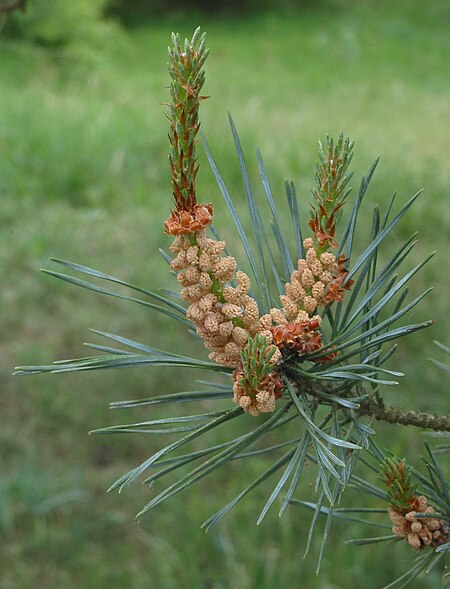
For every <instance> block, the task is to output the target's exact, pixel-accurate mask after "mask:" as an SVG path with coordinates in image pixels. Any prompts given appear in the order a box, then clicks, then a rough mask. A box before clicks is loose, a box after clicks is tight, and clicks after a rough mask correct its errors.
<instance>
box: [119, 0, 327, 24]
mask: <svg viewBox="0 0 450 589" xmlns="http://www.w3.org/2000/svg"><path fill="white" fill-rule="evenodd" d="M322 3H323V0H215V1H214V2H211V0H151V1H150V2H149V1H148V0H131V1H127V0H113V2H112V5H111V9H112V11H113V12H114V13H116V14H118V15H119V16H120V18H121V19H123V20H124V22H129V23H133V22H137V21H139V20H140V19H141V18H142V17H155V16H162V15H165V16H170V15H172V16H173V15H180V14H188V15H192V13H196V14H205V15H217V14H228V15H232V14H234V15H237V14H239V15H245V14H255V13H256V14H260V13H261V12H264V11H267V10H276V11H278V12H279V11H283V10H301V9H304V8H306V7H312V6H316V7H319V6H320V5H322Z"/></svg>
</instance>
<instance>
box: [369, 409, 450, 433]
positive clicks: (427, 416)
mask: <svg viewBox="0 0 450 589" xmlns="http://www.w3.org/2000/svg"><path fill="white" fill-rule="evenodd" d="M359 414H360V415H369V416H371V417H374V418H375V419H377V420H378V421H387V422H388V423H398V424H400V425H413V426H415V427H420V428H422V429H433V430H436V431H442V432H450V416H449V415H434V414H432V413H425V412H422V411H412V410H403V409H400V408H398V407H390V406H388V405H385V406H379V405H377V403H374V402H369V403H362V404H361V407H360V409H359Z"/></svg>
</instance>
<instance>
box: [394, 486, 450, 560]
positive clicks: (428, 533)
mask: <svg viewBox="0 0 450 589" xmlns="http://www.w3.org/2000/svg"><path fill="white" fill-rule="evenodd" d="M416 503H417V509H416V510H415V511H409V512H408V513H406V514H404V515H403V514H402V513H400V512H399V511H397V510H396V509H395V508H394V507H392V506H391V507H389V509H388V512H389V517H390V518H391V522H392V524H393V527H392V532H393V534H395V535H396V536H399V537H400V538H405V539H406V541H407V542H408V544H409V545H410V546H411V547H412V548H413V549H414V550H421V549H422V548H425V547H426V546H440V545H441V544H444V543H445V542H446V540H447V538H448V531H446V529H445V526H444V521H443V520H441V519H438V518H432V517H430V518H418V517H417V514H418V513H428V514H430V515H431V514H434V513H435V511H434V509H433V508H432V507H430V506H429V505H428V502H427V498H426V497H425V496H424V495H421V496H420V497H417V499H416Z"/></svg>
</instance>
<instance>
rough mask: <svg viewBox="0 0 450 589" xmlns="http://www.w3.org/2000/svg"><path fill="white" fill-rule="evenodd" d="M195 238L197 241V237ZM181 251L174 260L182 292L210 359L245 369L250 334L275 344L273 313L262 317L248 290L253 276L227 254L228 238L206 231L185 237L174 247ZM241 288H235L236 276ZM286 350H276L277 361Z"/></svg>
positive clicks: (173, 267) (190, 317)
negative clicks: (219, 238) (244, 354)
mask: <svg viewBox="0 0 450 589" xmlns="http://www.w3.org/2000/svg"><path fill="white" fill-rule="evenodd" d="M192 236H195V239H192ZM170 249H171V250H172V251H173V252H174V253H176V256H175V258H174V259H173V261H172V263H171V267H172V269H173V270H176V271H177V272H178V274H177V279H178V282H179V283H180V285H181V286H182V287H183V288H182V290H181V296H182V298H183V299H184V300H186V301H188V302H189V303H190V306H189V308H188V309H187V312H186V315H187V317H188V319H190V320H191V321H192V322H193V323H194V324H195V326H196V328H197V333H198V334H199V335H200V337H201V338H202V339H203V341H204V344H205V347H206V348H207V349H208V350H210V352H211V353H210V354H209V358H210V359H211V360H213V361H214V362H217V363H218V364H223V365H224V366H229V367H232V368H237V369H238V368H239V367H240V352H241V350H242V349H243V348H244V346H245V345H246V343H247V340H248V338H249V336H254V335H256V334H261V335H263V336H264V337H265V338H266V343H267V346H270V345H271V343H272V334H271V332H270V329H269V328H270V326H271V324H272V318H271V316H270V315H263V316H262V317H260V316H259V310H258V305H257V303H256V301H255V300H254V299H253V298H252V297H251V296H250V295H249V294H248V291H249V290H250V279H249V277H248V276H247V275H246V274H245V273H244V272H240V271H238V272H236V260H235V259H234V258H233V257H232V256H223V255H222V254H223V252H224V250H225V242H224V241H216V240H214V239H210V238H207V237H205V235H204V233H203V232H199V233H195V234H191V235H190V236H184V235H180V236H178V237H176V238H175V240H174V242H173V244H172V246H171V248H170ZM233 279H234V280H235V281H236V286H235V287H233V286H230V285H229V284H228V283H229V282H230V281H231V280H233ZM280 356H281V354H280V352H279V350H278V349H277V350H276V351H275V354H274V356H273V357H272V362H273V363H275V362H276V361H277V360H278V359H279V358H280Z"/></svg>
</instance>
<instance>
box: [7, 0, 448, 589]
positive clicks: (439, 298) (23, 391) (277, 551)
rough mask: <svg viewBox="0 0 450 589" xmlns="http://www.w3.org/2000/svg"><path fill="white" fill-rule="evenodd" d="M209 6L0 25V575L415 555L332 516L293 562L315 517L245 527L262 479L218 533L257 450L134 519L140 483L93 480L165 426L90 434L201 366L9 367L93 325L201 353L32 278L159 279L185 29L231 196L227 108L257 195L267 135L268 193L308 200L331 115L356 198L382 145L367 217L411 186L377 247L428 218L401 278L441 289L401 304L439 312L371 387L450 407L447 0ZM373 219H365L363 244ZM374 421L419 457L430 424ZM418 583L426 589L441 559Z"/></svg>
mask: <svg viewBox="0 0 450 589" xmlns="http://www.w3.org/2000/svg"><path fill="white" fill-rule="evenodd" d="M1 2H3V4H5V2H4V1H3V0H0V6H1ZM215 8H216V9H215V10H212V4H211V3H209V2H206V1H205V0H204V1H203V2H200V1H199V2H197V3H195V2H191V3H187V2H181V1H178V2H175V1H172V2H169V3H165V2H162V1H160V2H144V1H143V0H141V1H140V2H125V1H122V2H118V1H116V2H114V3H111V4H109V3H108V2H107V1H106V0H95V1H93V0H80V1H78V2H71V1H70V0H52V1H51V2H44V1H43V0H34V1H33V0H30V2H29V3H28V7H27V10H26V12H25V13H22V12H15V13H13V14H11V15H9V17H8V19H7V20H5V19H4V20H3V31H2V35H1V37H0V87H1V92H0V149H1V151H0V153H1V157H0V195H1V207H0V226H1V231H0V242H1V243H0V272H1V285H2V288H1V292H0V296H1V308H2V313H1V317H0V333H1V344H0V345H1V350H2V360H1V366H0V378H1V382H2V390H1V395H0V416H1V428H0V467H1V477H0V532H1V536H2V543H1V548H0V587H1V588H2V589H16V588H22V587H23V588H28V587H33V588H34V589H41V588H48V587H50V588H58V589H60V588H61V589H66V588H67V589H72V588H77V589H78V588H95V589H103V588H106V587H108V588H112V589H116V588H117V589H119V588H125V587H126V588H130V589H141V588H144V587H145V588H146V589H149V588H158V589H159V588H161V589H172V588H179V587H186V588H198V589H225V588H233V589H234V588H236V589H246V588H253V587H258V588H262V589H264V588H269V587H270V588H273V587H277V588H287V587H289V588H297V587H302V589H309V588H311V589H316V588H317V589H319V588H320V589H347V588H350V587H367V588H368V589H371V588H376V587H379V586H381V585H382V584H383V583H387V582H388V581H389V580H392V579H393V578H394V575H398V574H400V573H401V572H402V571H405V570H406V569H407V568H408V567H409V566H410V565H409V563H410V561H411V559H412V557H413V555H412V554H411V552H410V551H409V550H408V548H407V547H406V546H402V545H399V544H397V545H395V546H394V548H392V547H387V546H385V545H382V546H379V545H375V547H369V548H364V547H362V548H356V547H351V546H348V545H346V544H344V540H345V539H348V538H350V537H355V536H356V537H358V536H368V535H370V534H371V530H370V529H368V528H359V527H357V526H348V525H346V526H339V525H336V526H335V527H334V531H333V533H332V537H331V541H330V544H329V548H328V552H327V555H326V557H325V562H324V565H323V569H322V572H321V575H320V577H319V578H316V577H315V557H316V556H317V552H318V550H317V548H318V547H317V546H316V547H315V549H314V550H313V554H312V555H310V557H308V559H306V560H303V559H302V554H303V550H304V547H305V538H306V535H307V530H308V525H309V517H310V516H309V513H306V512H303V511H300V510H299V509H298V508H291V510H290V511H288V512H287V513H286V514H285V516H284V518H283V519H282V520H278V517H277V515H276V514H277V510H276V509H274V510H273V513H271V514H269V516H268V517H267V518H266V520H265V521H264V523H263V524H262V525H261V526H260V527H259V528H256V526H255V525H254V524H255V521H256V518H257V516H258V515H259V512H260V509H261V506H262V504H263V501H264V500H265V499H267V497H268V495H269V494H270V492H271V490H272V486H273V485H274V484H275V480H273V481H269V482H268V484H266V485H265V486H263V487H261V488H260V489H258V490H257V491H256V492H255V493H253V494H252V495H251V496H250V497H249V498H248V499H247V500H244V501H243V502H242V503H240V504H239V505H238V507H237V508H236V509H235V511H234V512H233V513H232V514H231V515H230V516H229V517H228V518H227V519H226V520H225V521H224V522H222V523H221V524H220V526H219V527H218V528H216V529H214V530H212V531H210V532H209V533H208V534H207V535H206V534H205V533H204V532H203V531H201V530H200V524H201V523H202V522H203V521H204V519H206V518H207V517H208V516H209V515H211V513H213V512H214V511H216V510H217V509H218V508H219V507H221V506H222V505H223V504H224V503H225V502H226V501H228V500H230V499H231V498H232V497H234V495H235V494H236V493H237V492H239V490H241V489H242V488H243V487H244V486H245V485H246V484H247V483H248V482H250V480H253V478H255V476H256V475H257V474H258V473H259V472H261V471H262V470H263V468H264V461H263V460H261V461H256V460H255V463H254V464H253V465H252V466H251V467H250V466H249V465H246V466H245V470H243V469H242V466H241V465H240V464H239V462H236V463H232V464H231V465H229V466H227V467H226V468H224V469H222V470H221V471H219V472H217V473H216V474H215V475H214V477H212V478H211V480H208V479H207V480H205V481H203V482H202V483H201V484H200V485H198V486H197V487H196V488H193V489H191V490H190V491H188V492H185V493H184V494H183V495H181V496H177V497H176V498H174V499H172V500H171V502H169V503H167V504H164V505H163V506H162V507H160V508H158V509H157V510H156V511H155V512H152V513H151V514H149V515H148V516H147V517H145V518H144V519H143V521H142V522H140V524H136V523H135V522H134V521H133V516H134V514H135V513H136V512H137V511H138V509H139V508H140V507H142V505H143V504H144V502H145V501H146V500H147V499H148V498H149V496H151V494H152V491H151V490H149V489H148V488H144V487H141V486H139V484H137V485H135V486H134V487H132V488H131V489H129V490H128V491H127V492H126V494H124V495H120V496H119V495H114V494H113V495H106V494H105V489H106V488H107V487H108V486H109V484H110V483H112V482H113V481H114V480H115V479H116V478H117V477H118V476H119V475H120V474H122V473H123V472H125V471H128V470H129V469H130V468H131V467H133V466H134V465H136V464H138V463H139V462H140V461H142V460H143V459H145V458H146V457H147V456H148V455H149V454H150V453H152V452H153V451H155V450H156V449H158V448H159V447H160V446H161V444H162V443H163V442H166V439H164V440H161V439H158V438H157V436H156V437H153V436H145V435H144V436H142V437H126V436H124V437H115V436H114V437H89V436H88V435H87V432H88V431H89V430H90V429H94V428H97V427H101V426H106V425H109V424H114V423H122V422H128V421H132V420H143V419H146V418H149V417H150V416H152V417H153V416H159V415H162V412H161V410H155V409H152V410H151V411H150V410H147V411H145V412H144V411H142V412H140V413H139V412H134V413H133V412H128V413H126V414H125V413H123V414H120V413H119V414H117V413H115V412H110V411H109V410H108V403H109V402H111V401H115V400H120V399H132V398H139V397H145V396H149V395H151V394H158V393H164V392H171V391H176V390H180V381H181V380H182V381H183V389H184V390H188V389H189V387H190V386H194V385H193V383H194V380H195V378H198V376H199V375H198V374H193V373H189V374H187V373H186V372H179V371H176V370H175V371H173V372H170V373H168V372H167V371H164V370H163V369H157V370H151V371H150V370H149V369H142V370H131V371H119V372H115V373H113V372H105V373H103V374H102V373H91V374H89V373H87V374H84V375H59V376H51V375H44V376H38V377H32V378H28V379H21V378H16V377H11V376H10V374H11V372H12V368H13V366H14V365H17V364H38V363H45V362H48V361H50V360H53V359H57V358H70V357H77V356H82V355H85V354H86V350H85V349H84V348H83V346H82V342H83V341H93V339H95V336H94V335H93V334H90V333H89V328H91V327H92V328H98V329H102V330H104V331H110V332H113V333H120V334H122V335H124V336H129V337H131V338H133V339H136V340H140V341H143V342H148V343H150V344H152V345H155V346H156V347H160V348H170V349H171V350H175V351H181V352H189V354H191V355H194V354H196V355H199V356H201V355H204V351H203V350H202V349H201V348H200V347H199V345H198V343H197V342H194V341H193V340H192V339H191V338H189V337H188V336H187V335H184V334H180V332H179V330H178V327H177V326H176V325H174V324H173V323H171V322H170V320H167V321H166V320H164V319H162V318H161V317H158V316H156V315H155V314H152V312H151V311H150V312H148V311H146V310H143V309H142V308H135V307H133V306H132V305H131V304H128V303H125V302H123V303H120V302H117V301H115V300H108V299H102V298H100V297H99V296H97V295H95V294H93V293H89V292H87V291H82V290H80V289H77V288H75V287H70V286H69V285H65V284H63V283H59V282H58V281H55V280H52V279H51V278H49V277H46V276H44V275H39V273H38V271H37V270H38V268H39V267H49V262H48V259H49V258H50V257H52V256H56V257H59V258H63V259H68V260H73V261H76V262H78V263H81V264H85V265H88V266H91V267H94V268H97V269H100V270H102V271H104V272H106V273H109V274H113V275H116V276H120V277H121V278H123V279H124V280H127V281H129V282H132V283H137V284H140V285H142V286H145V287H147V288H150V289H156V288H158V287H172V286H173V284H174V283H173V279H172V278H171V277H170V275H169V273H168V272H167V268H166V265H165V262H164V261H163V260H162V259H161V258H160V256H159V254H158V247H164V248H167V247H168V243H169V240H168V239H167V238H166V237H165V236H164V235H163V234H162V230H161V228H162V223H163V220H164V219H165V218H166V216H167V210H168V206H169V202H170V197H169V195H170V184H169V176H168V172H167V165H166V154H167V137H166V136H167V125H166V119H165V117H164V115H163V107H162V106H161V103H163V102H164V101H166V100H167V97H168V92H167V88H166V87H167V85H168V78H167V75H166V48H167V45H168V43H169V40H170V33H171V31H179V32H180V34H181V35H183V36H184V35H186V36H190V35H191V34H192V31H193V29H194V28H195V27H196V26H197V25H198V24H200V25H201V26H202V28H203V29H204V30H206V31H207V35H208V44H209V46H210V47H211V56H210V58H209V59H208V62H207V66H206V70H207V72H206V73H207V83H206V87H205V93H206V94H208V95H211V96H212V98H211V99H210V100H208V101H206V102H205V103H204V105H203V107H202V121H203V129H204V132H205V134H206V136H207V138H208V140H209V143H210V147H211V149H212V151H213V153H214V155H215V157H216V160H217V162H218V164H219V168H220V170H221V172H222V173H223V175H224V177H225V180H226V182H227V184H228V187H229V190H230V192H231V194H232V195H233V198H234V199H235V201H236V203H237V204H238V206H239V205H241V210H242V211H244V208H243V201H244V195H243V188H242V185H241V181H240V172H239V168H238V164H237V161H236V157H235V154H234V148H233V143H232V138H231V134H230V132H229V129H228V122H227V116H226V112H227V110H229V111H230V112H231V113H232V115H233V117H234V120H235V122H236V125H237V127H238V130H239V132H240V136H241V140H242V144H243V147H244V151H245V152H246V154H247V161H248V165H249V168H250V173H251V176H252V180H253V182H254V184H255V186H256V187H257V188H256V192H257V193H259V194H261V193H262V192H261V188H260V184H259V183H258V173H257V165H256V157H255V148H256V146H258V147H259V148H260V149H261V151H262V153H263V156H264V159H265V163H266V167H267V169H268V172H269V175H270V178H271V181H272V187H273V189H274V192H275V195H276V196H277V198H278V200H279V201H280V203H281V202H282V199H283V181H284V178H286V177H287V178H290V179H293V180H294V182H295V184H296V186H297V191H298V193H299V195H300V198H301V202H302V204H303V206H304V207H306V203H307V202H308V199H309V194H310V189H311V188H312V185H313V171H314V161H315V158H316V148H317V140H318V139H319V138H324V137H325V135H326V134H327V133H329V134H334V135H337V133H339V131H340V130H341V129H343V130H344V132H345V133H347V134H349V135H350V136H351V137H352V138H353V139H354V140H355V142H356V156H355V159H354V170H355V177H354V180H353V186H354V189H355V190H357V187H358V182H359V178H360V177H361V175H362V174H363V173H365V172H366V171H367V169H368V168H369V166H370V164H371V163H372V161H373V160H374V159H375V157H376V156H377V155H381V163H380V165H379V168H378V170H377V172H376V175H375V178H374V181H373V184H372V186H371V189H370V191H369V194H368V197H367V201H366V212H365V213H364V215H365V219H366V220H367V222H368V220H369V218H370V215H371V208H372V207H373V205H374V204H378V205H379V206H380V207H384V206H385V205H386V203H387V202H388V200H389V198H390V196H391V194H392V192H393V191H394V190H395V189H398V199H399V203H403V202H405V201H406V199H407V198H408V197H409V196H410V195H412V194H413V193H414V192H416V190H417V189H419V188H421V187H423V188H425V192H424V194H423V196H422V197H421V199H420V200H419V202H418V203H417V205H416V206H415V207H414V209H413V210H412V211H411V212H410V213H409V214H408V217H407V219H406V220H405V221H404V222H403V223H402V224H401V225H400V227H399V228H398V229H396V231H395V234H394V235H393V236H392V238H391V241H390V246H388V247H395V246H396V245H397V246H398V243H399V241H400V240H401V239H403V238H405V237H407V236H409V235H410V234H411V233H412V232H413V231H415V230H419V232H420V233H419V240H420V241H419V244H418V246H417V248H416V251H415V253H414V254H413V256H412V258H411V259H410V260H409V268H410V267H412V266H413V264H414V262H418V261H419V260H420V259H422V258H423V257H425V255H426V254H428V253H429V252H430V251H431V250H434V249H435V250H437V255H436V257H435V258H434V259H433V260H432V261H431V263H430V264H428V265H427V266H426V267H425V269H424V270H423V271H422V272H421V273H420V275H419V276H417V277H416V278H415V280H414V283H413V285H412V291H413V293H416V294H418V293H419V292H421V290H423V289H425V288H426V287H428V286H429V285H433V286H434V287H435V291H434V293H433V294H432V295H431V296H430V297H429V298H428V299H425V301H424V302H423V304H422V305H421V306H420V308H416V309H415V310H414V312H413V313H412V314H411V316H410V317H408V320H410V322H417V321H421V320H424V319H427V318H434V319H435V320H436V325H435V326H434V327H433V328H432V329H430V330H427V332H421V333H420V334H416V335H414V336H412V337H411V338H410V339H409V340H408V339H406V340H405V341H402V342H401V345H400V349H399V350H398V353H397V356H396V360H395V365H396V367H397V368H398V367H401V368H402V369H404V370H405V371H406V373H407V376H406V377H405V378H404V379H402V382H401V384H400V386H399V387H397V389H396V390H395V391H392V390H389V391H387V392H386V395H387V398H388V399H389V401H390V402H392V403H394V404H398V405H402V406H405V407H415V408H418V409H426V410H431V411H436V412H440V413H445V412H448V410H449V405H450V402H449V399H448V380H447V382H445V375H444V374H439V373H438V372H437V370H436V369H435V368H434V367H433V366H432V365H431V364H430V363H429V362H428V361H427V357H430V356H434V357H437V358H440V354H439V351H438V350H436V349H435V348H434V347H433V344H432V340H433V339H437V340H441V341H443V342H444V343H447V345H449V343H450V340H449V338H448V331H449V327H450V326H449V321H448V275H449V271H450V263H449V258H450V257H449V255H448V246H449V232H450V231H449V230H450V224H449V219H450V213H449V208H448V196H447V192H446V189H447V181H448V172H449V158H448V133H447V132H446V130H445V122H446V120H448V119H447V117H448V107H449V102H448V96H449V90H450V87H449V86H450V82H449V78H448V76H447V77H446V76H445V70H446V68H447V60H446V54H447V53H448V37H447V34H448V31H447V28H446V19H447V17H448V13H447V11H446V7H445V3H443V2H441V1H440V0H429V1H428V2H419V1H418V0H399V1H397V2H388V1H387V0H381V1H378V2H370V1H369V0H361V1H358V2H351V1H350V0H347V1H346V0H322V1H317V2H313V1H309V2H295V1H294V0H291V1H290V2H289V1H284V2H281V3H279V2H275V1H271V0H266V1H265V2H263V3H261V2H258V3H257V2H252V0H247V1H246V2H231V3H230V2H228V3H227V2H222V3H216V4H215ZM200 162H201V167H202V169H201V175H200V183H199V193H200V195H202V200H204V201H206V202H210V201H211V202H213V203H214V205H215V207H216V211H217V219H218V221H217V225H218V226H219V228H220V230H221V232H222V233H223V234H224V235H225V236H226V237H228V238H230V239H232V240H233V233H232V231H231V229H230V221H229V219H228V217H227V215H226V212H225V209H224V206H223V205H222V203H221V202H220V194H219V191H218V188H217V186H216V184H215V181H214V179H213V176H212V174H211V172H210V170H209V169H208V164H207V162H206V158H205V156H204V153H203V150H202V149H201V148H200ZM280 206H281V208H283V206H284V205H283V204H280ZM285 213H287V207H286V209H285ZM243 214H244V217H245V213H243ZM364 215H363V216H364ZM366 227H368V225H366ZM368 231H369V230H368V228H367V229H364V228H362V230H361V234H360V236H361V240H362V241H361V243H362V242H363V241H364V239H367V234H368ZM233 245H234V244H233ZM233 253H236V254H237V255H239V253H240V251H239V250H238V249H237V248H235V249H234V250H233ZM440 359H442V358H440ZM250 419H251V418H250ZM376 429H377V432H378V433H379V434H380V438H379V439H380V440H383V443H385V444H386V445H387V446H388V447H390V448H391V449H393V450H394V451H397V452H399V453H400V454H402V455H403V454H406V455H407V456H408V458H410V459H411V460H412V461H417V462H418V456H419V455H420V453H421V452H422V449H423V445H422V438H423V436H422V434H420V433H419V432H417V431H415V430H414V431H413V430H408V431H406V430H405V429H401V428H399V427H398V428H397V427H392V428H386V427H383V426H382V425H381V424H376ZM249 471H250V472H249ZM302 491H303V489H300V490H299V492H298V493H297V496H298V497H302ZM306 491H307V490H306ZM306 491H305V497H306V496H308V494H307V492H306ZM310 495H311V493H309V496H310ZM354 501H357V498H356V499H354ZM319 536H320V534H319ZM319 539H320V538H319ZM412 586H413V587H415V588H416V589H418V588H438V587H440V586H441V585H440V581H439V574H438V573H436V574H435V575H434V576H433V575H430V576H429V577H427V578H425V579H421V580H418V581H416V583H415V584H413V585H412Z"/></svg>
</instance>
